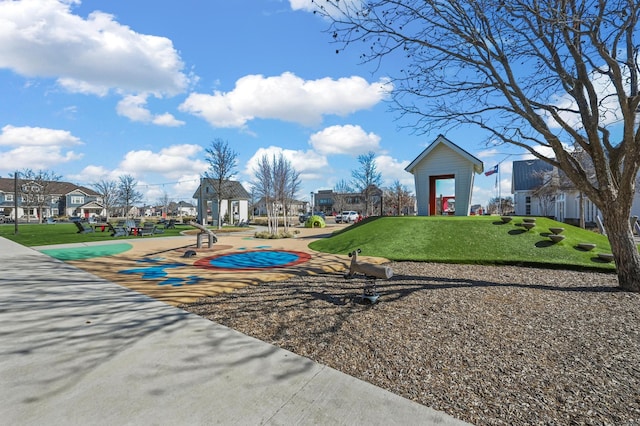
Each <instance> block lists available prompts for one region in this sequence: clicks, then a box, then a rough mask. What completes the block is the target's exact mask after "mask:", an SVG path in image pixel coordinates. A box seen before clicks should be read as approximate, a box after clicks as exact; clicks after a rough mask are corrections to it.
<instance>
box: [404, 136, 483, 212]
mask: <svg viewBox="0 0 640 426" xmlns="http://www.w3.org/2000/svg"><path fill="white" fill-rule="evenodd" d="M450 174H453V175H454V176H455V182H456V183H455V185H456V189H455V191H456V194H455V196H456V216H466V215H468V214H469V206H470V202H471V191H472V188H473V164H471V163H470V162H469V161H468V160H467V159H465V158H464V157H462V156H461V155H459V154H458V153H457V152H455V151H453V150H452V149H450V148H449V147H447V146H445V145H442V144H441V145H438V146H436V147H435V148H434V149H433V151H431V152H430V153H429V155H428V156H427V157H425V159H424V160H423V161H422V162H420V164H418V165H417V166H416V168H415V169H414V177H415V185H416V198H417V199H418V200H420V201H419V203H418V216H428V215H429V206H428V203H429V199H430V198H429V195H430V194H429V176H438V175H450ZM436 196H438V194H436Z"/></svg>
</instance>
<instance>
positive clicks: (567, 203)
mask: <svg viewBox="0 0 640 426" xmlns="http://www.w3.org/2000/svg"><path fill="white" fill-rule="evenodd" d="M562 176H563V175H562V172H560V171H558V170H557V169H556V168H554V167H553V166H551V165H550V164H548V163H546V162H544V161H542V160H539V159H534V160H521V161H514V162H513V174H512V180H511V193H512V194H513V203H514V207H515V214H516V215H517V216H529V215H531V216H550V217H553V218H555V219H556V220H558V221H560V222H567V223H571V224H574V225H578V224H579V222H580V199H581V197H584V204H583V208H584V220H585V222H587V223H589V222H591V223H594V224H595V223H597V217H598V216H602V215H601V214H600V211H599V210H598V208H597V207H596V206H595V204H593V203H592V202H591V200H589V199H588V198H587V197H586V196H585V195H584V194H582V193H581V192H580V191H578V190H577V189H576V188H575V187H574V186H573V184H571V183H570V182H568V180H567V179H563V178H562ZM554 179H555V180H556V181H558V182H562V183H563V184H554V183H553V180H554ZM550 182H551V184H550ZM545 187H546V189H547V190H545ZM631 215H632V216H640V193H638V192H637V191H636V194H635V197H634V201H633V205H632V207H631Z"/></svg>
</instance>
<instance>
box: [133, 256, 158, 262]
mask: <svg viewBox="0 0 640 426" xmlns="http://www.w3.org/2000/svg"><path fill="white" fill-rule="evenodd" d="M163 260H164V258H163V257H154V258H149V257H145V258H143V259H140V260H137V261H136V262H138V263H158V262H161V261H163Z"/></svg>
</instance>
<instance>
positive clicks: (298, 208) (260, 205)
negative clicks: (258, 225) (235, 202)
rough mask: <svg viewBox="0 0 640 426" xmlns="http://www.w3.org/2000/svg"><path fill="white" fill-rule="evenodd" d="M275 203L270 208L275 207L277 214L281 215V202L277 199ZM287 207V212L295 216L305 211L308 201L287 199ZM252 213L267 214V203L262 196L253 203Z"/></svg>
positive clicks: (255, 214) (257, 214) (256, 214)
mask: <svg viewBox="0 0 640 426" xmlns="http://www.w3.org/2000/svg"><path fill="white" fill-rule="evenodd" d="M274 204H275V205H274V206H272V208H275V210H276V212H277V214H279V215H282V211H283V206H282V202H280V201H277V202H275V203H274ZM287 204H288V205H287V208H288V209H289V214H290V215H293V216H297V215H299V214H300V213H305V212H306V211H307V206H308V205H309V203H308V202H307V201H300V200H289V201H288V202H287ZM253 214H254V216H266V215H267V203H266V200H265V198H264V197H262V198H260V199H259V200H258V201H256V203H255V204H254V205H253Z"/></svg>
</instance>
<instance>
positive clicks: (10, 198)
mask: <svg viewBox="0 0 640 426" xmlns="http://www.w3.org/2000/svg"><path fill="white" fill-rule="evenodd" d="M4 200H5V201H13V194H5V196H4Z"/></svg>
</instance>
